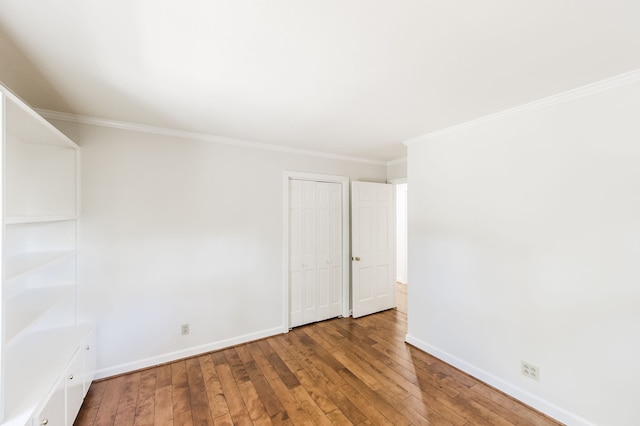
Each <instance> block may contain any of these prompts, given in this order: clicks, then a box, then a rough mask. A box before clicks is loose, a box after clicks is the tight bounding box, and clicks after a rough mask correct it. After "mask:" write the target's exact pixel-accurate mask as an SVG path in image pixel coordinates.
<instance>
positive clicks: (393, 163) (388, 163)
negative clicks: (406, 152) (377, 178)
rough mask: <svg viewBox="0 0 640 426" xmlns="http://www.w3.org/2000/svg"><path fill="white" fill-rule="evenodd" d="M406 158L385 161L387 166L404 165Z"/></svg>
mask: <svg viewBox="0 0 640 426" xmlns="http://www.w3.org/2000/svg"><path fill="white" fill-rule="evenodd" d="M406 162H407V157H402V158H396V159H395V160H391V161H387V166H394V165H396V164H401V163H406Z"/></svg>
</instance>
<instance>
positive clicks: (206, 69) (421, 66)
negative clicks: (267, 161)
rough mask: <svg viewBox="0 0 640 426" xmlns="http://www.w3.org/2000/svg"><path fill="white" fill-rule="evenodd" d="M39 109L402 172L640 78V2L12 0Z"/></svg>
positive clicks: (2, 12) (15, 32)
mask: <svg viewBox="0 0 640 426" xmlns="http://www.w3.org/2000/svg"><path fill="white" fill-rule="evenodd" d="M0 30H1V31H3V32H5V33H6V34H7V35H8V36H9V37H11V39H12V40H13V41H14V42H15V43H16V44H17V45H18V46H20V49H21V50H22V52H23V53H24V54H25V55H26V56H27V57H28V58H29V59H30V61H31V62H33V64H34V65H35V66H36V67H37V68H38V69H39V70H40V72H41V74H42V75H43V76H45V78H46V79H47V80H48V83H49V84H50V85H51V86H52V87H53V88H55V89H56V92H57V93H61V94H63V95H62V97H61V98H59V99H53V98H51V96H49V97H47V98H42V99H39V98H37V99H28V101H30V102H31V103H32V104H34V106H35V107H39V108H44V109H51V110H58V111H62V112H69V113H74V114H81V115H87V116H93V117H100V118H105V119H110V120H121V121H126V122H134V123H141V124H146V125H151V126H160V127H165V128H173V129H180V130H187V131H193V132H199V133H206V134H211V135H218V136H224V137H229V138H236V139H241V140H246V141H253V142H263V143H269V144H278V145H285V146H291V147H296V148H302V149H308V150H314V151H322V152H328V153H334V154H338V155H345V156H354V157H358V158H368V159H372V160H382V161H389V160H394V159H397V158H401V157H404V155H405V148H404V146H403V145H402V141H404V140H407V139H410V138H413V137H417V136H420V135H422V134H425V133H429V132H432V131H436V130H439V129H442V128H446V127H449V126H452V125H455V124H459V123H462V122H465V121H469V120H471V119H474V118H479V117H482V116H485V115H488V114H491V113H495V112H499V111H501V110H505V109H508V108H510V107H514V106H517V105H521V104H523V103H526V102H529V101H533V100H537V99H540V98H543V97H546V96H550V95H553V94H556V93H559V92H562V91H565V90H569V89H573V88H575V87H578V86H581V85H585V84H588V83H591V82H594V81H598V80H601V79H604V78H607V77H611V76H614V75H617V74H621V73H624V72H627V71H631V70H634V69H637V68H640V1H638V0H628V1H604V0H602V1H593V0H563V1H558V0H522V1H512V0H483V1H480V0H466V1H444V0H441V1H430V0H422V1H419V0H407V1H399V0H322V1H318V0H314V1H311V0H270V1H267V0H227V1H221V0H181V1H179V2H177V1H173V2H169V1H167V0H113V1H98V0H59V1H54V0H48V1H41V0H37V1H36V0H0Z"/></svg>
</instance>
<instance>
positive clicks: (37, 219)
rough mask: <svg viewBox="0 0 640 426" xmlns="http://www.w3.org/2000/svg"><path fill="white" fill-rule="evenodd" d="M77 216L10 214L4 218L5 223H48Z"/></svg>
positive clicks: (68, 219) (73, 218)
mask: <svg viewBox="0 0 640 426" xmlns="http://www.w3.org/2000/svg"><path fill="white" fill-rule="evenodd" d="M76 219H77V217H76V216H8V217H5V218H4V223H5V225H19V224H22V223H47V222H64V221H70V220H76Z"/></svg>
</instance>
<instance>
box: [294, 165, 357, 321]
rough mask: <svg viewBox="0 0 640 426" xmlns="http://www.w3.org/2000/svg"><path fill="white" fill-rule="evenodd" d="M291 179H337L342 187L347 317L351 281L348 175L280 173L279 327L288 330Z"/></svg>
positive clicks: (344, 294) (343, 290)
mask: <svg viewBox="0 0 640 426" xmlns="http://www.w3.org/2000/svg"><path fill="white" fill-rule="evenodd" d="M291 179H299V180H311V181H316V182H331V183H339V184H340V185H341V187H342V265H343V267H342V316H343V317H348V316H349V315H350V312H349V301H350V292H349V289H350V287H351V286H350V283H351V257H350V256H351V244H350V240H349V236H350V235H351V234H350V228H349V197H350V196H349V191H350V188H349V177H348V176H333V175H321V174H316V173H306V172H293V171H289V170H285V171H284V172H283V173H282V194H283V196H282V306H283V313H282V324H283V326H282V328H283V332H284V333H287V332H288V331H289V181H290V180H291Z"/></svg>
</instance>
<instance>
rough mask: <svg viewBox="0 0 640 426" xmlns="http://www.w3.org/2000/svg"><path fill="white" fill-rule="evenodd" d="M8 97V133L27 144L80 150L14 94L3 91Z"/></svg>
mask: <svg viewBox="0 0 640 426" xmlns="http://www.w3.org/2000/svg"><path fill="white" fill-rule="evenodd" d="M2 92H3V93H4V95H5V96H6V100H7V102H6V120H5V122H6V123H7V133H8V134H11V135H14V136H16V137H17V138H19V139H21V140H22V141H24V142H26V143H31V144H38V145H53V146H60V147H65V148H72V149H78V148H79V147H78V145H76V144H75V143H74V142H73V141H72V140H71V139H69V138H68V137H67V136H66V135H65V134H64V133H62V132H61V131H60V130H58V129H56V128H55V127H54V126H53V125H52V124H51V123H49V122H48V121H47V120H45V119H44V118H42V117H41V116H40V115H38V114H37V113H36V112H35V111H33V110H32V109H31V108H29V106H27V105H26V104H25V103H24V102H22V101H21V100H20V99H18V97H16V96H15V95H13V94H12V93H8V92H6V91H4V90H3V91H2Z"/></svg>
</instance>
